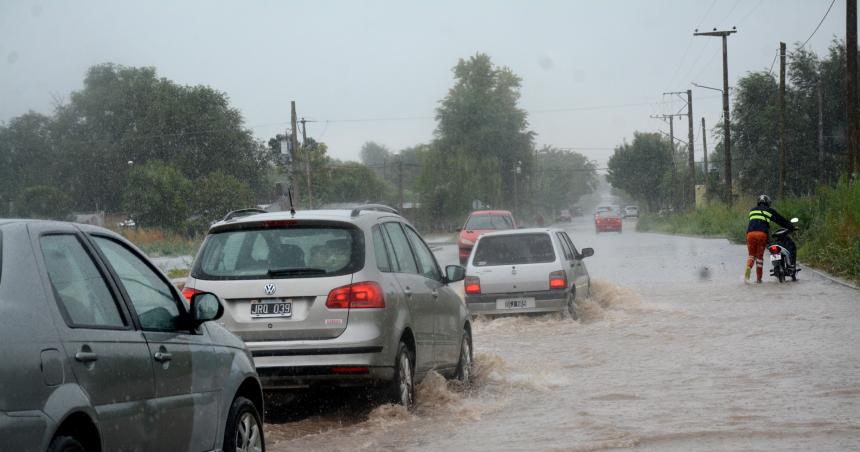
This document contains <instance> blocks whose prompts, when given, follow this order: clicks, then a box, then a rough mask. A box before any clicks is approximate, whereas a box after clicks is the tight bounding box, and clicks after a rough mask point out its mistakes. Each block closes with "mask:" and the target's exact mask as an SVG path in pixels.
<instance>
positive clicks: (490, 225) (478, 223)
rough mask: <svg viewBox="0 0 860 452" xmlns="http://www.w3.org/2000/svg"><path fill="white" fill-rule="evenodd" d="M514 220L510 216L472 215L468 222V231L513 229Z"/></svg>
mask: <svg viewBox="0 0 860 452" xmlns="http://www.w3.org/2000/svg"><path fill="white" fill-rule="evenodd" d="M513 228H514V220H513V218H511V216H510V215H472V216H470V217H469V220H468V221H467V222H466V229H469V230H472V229H499V230H500V229H513Z"/></svg>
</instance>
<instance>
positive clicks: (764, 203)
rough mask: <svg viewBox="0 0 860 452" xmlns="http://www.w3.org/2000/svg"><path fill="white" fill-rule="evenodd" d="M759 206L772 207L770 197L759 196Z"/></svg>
mask: <svg viewBox="0 0 860 452" xmlns="http://www.w3.org/2000/svg"><path fill="white" fill-rule="evenodd" d="M758 205H760V206H766V207H770V197H769V196H768V195H759V196H758Z"/></svg>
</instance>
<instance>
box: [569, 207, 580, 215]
mask: <svg viewBox="0 0 860 452" xmlns="http://www.w3.org/2000/svg"><path fill="white" fill-rule="evenodd" d="M571 213H572V214H573V216H575V217H581V216H582V207H579V206H574V208H573V209H571Z"/></svg>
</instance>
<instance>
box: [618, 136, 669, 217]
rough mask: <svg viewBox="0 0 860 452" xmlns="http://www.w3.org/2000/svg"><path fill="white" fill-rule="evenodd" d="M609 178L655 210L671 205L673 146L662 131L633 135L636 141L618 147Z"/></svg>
mask: <svg viewBox="0 0 860 452" xmlns="http://www.w3.org/2000/svg"><path fill="white" fill-rule="evenodd" d="M608 166H609V170H608V174H607V177H606V179H607V181H609V183H610V184H612V186H613V187H615V188H619V189H621V190H624V191H625V192H627V193H628V194H630V195H631V196H633V197H634V198H635V199H637V200H639V201H640V202H644V203H646V204H647V205H648V208H649V209H650V210H652V211H654V210H657V209H659V208H660V207H663V206H667V205H669V203H670V200H671V186H667V182H666V181H667V180H668V179H667V178H668V177H669V175H670V174H671V169H672V148H671V146H670V145H669V142H668V141H667V140H664V139H663V137H662V136H661V135H660V134H658V133H642V132H636V133H634V134H633V143H629V144H628V143H626V142H625V143H623V144H621V145H620V146H617V147H616V148H615V151H614V152H613V154H612V156H611V157H610V158H609V164H608Z"/></svg>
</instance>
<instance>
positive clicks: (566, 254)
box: [556, 232, 573, 260]
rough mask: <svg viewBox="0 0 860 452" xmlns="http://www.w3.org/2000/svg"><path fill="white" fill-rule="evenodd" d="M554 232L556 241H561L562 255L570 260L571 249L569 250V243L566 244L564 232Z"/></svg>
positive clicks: (571, 255)
mask: <svg viewBox="0 0 860 452" xmlns="http://www.w3.org/2000/svg"><path fill="white" fill-rule="evenodd" d="M556 234H557V236H558V241H559V242H561V250H562V251H563V252H564V257H566V258H567V260H572V259H573V251H571V249H570V245H568V243H567V240H565V238H564V233H563V232H558V233H556Z"/></svg>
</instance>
